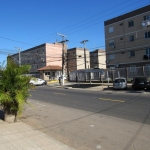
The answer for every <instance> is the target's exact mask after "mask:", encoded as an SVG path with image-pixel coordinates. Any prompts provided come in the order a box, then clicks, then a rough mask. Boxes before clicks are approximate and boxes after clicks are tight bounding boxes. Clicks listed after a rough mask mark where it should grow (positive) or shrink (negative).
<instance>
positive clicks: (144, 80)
mask: <svg viewBox="0 0 150 150" xmlns="http://www.w3.org/2000/svg"><path fill="white" fill-rule="evenodd" d="M135 81H136V82H147V79H146V78H144V77H141V78H136V79H135Z"/></svg>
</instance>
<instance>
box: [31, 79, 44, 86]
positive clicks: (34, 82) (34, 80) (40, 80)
mask: <svg viewBox="0 0 150 150" xmlns="http://www.w3.org/2000/svg"><path fill="white" fill-rule="evenodd" d="M29 83H30V84H33V85H46V84H47V82H46V81H45V80H42V79H39V78H33V79H31V80H30V82H29Z"/></svg>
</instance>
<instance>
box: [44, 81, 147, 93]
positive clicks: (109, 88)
mask: <svg viewBox="0 0 150 150" xmlns="http://www.w3.org/2000/svg"><path fill="white" fill-rule="evenodd" d="M47 85H48V86H50V87H56V88H64V89H78V90H89V91H103V92H119V93H146V94H150V90H136V91H134V90H133V89H132V87H131V84H128V85H127V87H128V88H127V90H114V89H113V84H112V83H109V84H108V83H103V84H102V83H91V84H90V83H84V82H80V83H76V82H68V81H66V82H65V83H64V86H61V85H59V83H58V82H53V83H49V84H47Z"/></svg>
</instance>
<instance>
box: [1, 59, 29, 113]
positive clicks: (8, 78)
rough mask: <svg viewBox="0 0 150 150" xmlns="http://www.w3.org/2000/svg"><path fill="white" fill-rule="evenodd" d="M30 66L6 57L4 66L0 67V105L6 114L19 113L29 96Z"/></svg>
mask: <svg viewBox="0 0 150 150" xmlns="http://www.w3.org/2000/svg"><path fill="white" fill-rule="evenodd" d="M29 69H30V66H28V65H22V66H19V65H17V64H16V63H15V62H14V61H13V60H12V59H11V58H10V57H8V60H7V65H6V67H4V68H3V67H2V66H1V68H0V105H2V106H3V109H4V112H5V113H6V114H13V115H16V116H17V115H18V114H21V112H22V110H23V106H24V104H25V103H27V101H26V100H27V97H28V96H29V89H31V85H30V84H29V81H30V77H29V76H25V75H24V74H26V73H28V72H29Z"/></svg>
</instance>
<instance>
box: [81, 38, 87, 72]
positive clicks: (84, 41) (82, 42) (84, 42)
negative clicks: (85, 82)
mask: <svg viewBox="0 0 150 150" xmlns="http://www.w3.org/2000/svg"><path fill="white" fill-rule="evenodd" d="M86 42H88V40H83V41H81V44H84V63H85V69H86Z"/></svg>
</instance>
